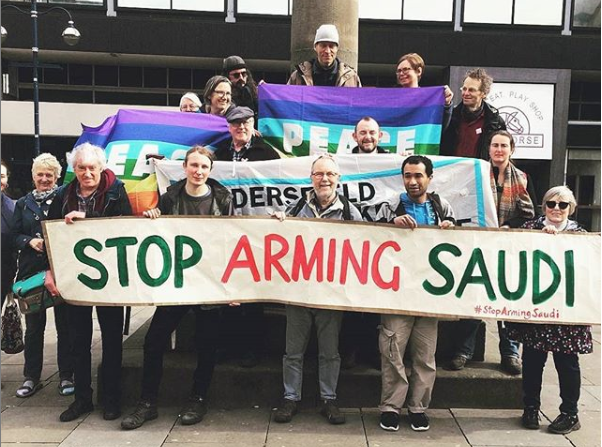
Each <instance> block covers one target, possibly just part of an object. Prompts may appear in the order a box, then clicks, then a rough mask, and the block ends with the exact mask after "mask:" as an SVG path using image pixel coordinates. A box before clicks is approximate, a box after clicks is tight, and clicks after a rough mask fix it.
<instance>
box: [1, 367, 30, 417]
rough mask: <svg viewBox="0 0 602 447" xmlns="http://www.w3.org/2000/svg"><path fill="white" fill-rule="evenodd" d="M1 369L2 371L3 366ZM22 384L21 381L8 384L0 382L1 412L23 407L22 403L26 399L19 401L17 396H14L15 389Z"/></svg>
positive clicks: (3, 381)
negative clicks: (0, 391)
mask: <svg viewBox="0 0 602 447" xmlns="http://www.w3.org/2000/svg"><path fill="white" fill-rule="evenodd" d="M2 369H4V366H3V367H2ZM22 384H23V382H22V381H19V382H8V381H5V380H2V385H3V388H2V394H1V397H0V401H1V402H2V411H4V410H6V409H7V408H13V407H19V406H21V405H23V402H24V401H25V400H26V399H20V398H18V397H17V396H15V392H16V391H17V388H19V387H20V386H21V385H22Z"/></svg>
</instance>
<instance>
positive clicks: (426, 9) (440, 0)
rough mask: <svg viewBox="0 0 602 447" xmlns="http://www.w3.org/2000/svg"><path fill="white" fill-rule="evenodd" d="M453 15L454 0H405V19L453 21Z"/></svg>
mask: <svg viewBox="0 0 602 447" xmlns="http://www.w3.org/2000/svg"><path fill="white" fill-rule="evenodd" d="M453 15H454V2H453V0H404V2H403V20H423V21H427V22H451V21H452V20H453Z"/></svg>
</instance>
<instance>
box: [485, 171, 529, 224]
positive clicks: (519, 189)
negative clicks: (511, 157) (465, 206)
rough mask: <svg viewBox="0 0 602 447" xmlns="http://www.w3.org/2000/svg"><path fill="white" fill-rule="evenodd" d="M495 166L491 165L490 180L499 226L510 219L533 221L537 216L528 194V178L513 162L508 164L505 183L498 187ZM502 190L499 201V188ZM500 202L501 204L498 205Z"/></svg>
mask: <svg viewBox="0 0 602 447" xmlns="http://www.w3.org/2000/svg"><path fill="white" fill-rule="evenodd" d="M493 168H494V166H493V165H491V171H490V180H491V192H492V193H493V200H494V201H495V206H496V208H497V217H498V224H499V225H500V226H501V225H503V224H504V222H506V221H507V220H509V219H513V218H515V217H524V218H528V219H531V218H533V216H535V210H534V208H533V202H531V197H529V193H528V192H527V176H526V175H525V173H524V172H522V171H521V170H519V169H518V168H517V167H516V166H514V165H513V164H512V162H510V163H508V166H507V167H506V170H505V172H504V183H503V184H501V185H498V183H497V175H495V173H494V172H493V171H494V169H493ZM498 186H500V187H501V188H502V195H501V197H500V199H499V201H498V194H497V187H498ZM498 202H499V203H498Z"/></svg>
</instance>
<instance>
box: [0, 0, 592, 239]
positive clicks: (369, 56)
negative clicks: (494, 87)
mask: <svg viewBox="0 0 602 447" xmlns="http://www.w3.org/2000/svg"><path fill="white" fill-rule="evenodd" d="M312 1H317V0H312ZM312 1H309V0H295V2H296V7H298V6H299V5H302V6H304V7H311V4H312ZM342 3H343V2H342ZM345 3H346V2H345ZM352 3H353V2H352ZM6 5H15V6H19V7H21V8H24V9H27V8H28V7H29V2H28V1H4V0H3V1H2V6H3V8H4V9H3V10H2V26H3V27H4V28H6V30H7V31H8V38H7V40H6V41H5V43H4V45H3V47H2V114H1V116H2V157H3V159H5V160H7V161H8V163H9V164H10V165H11V168H12V170H13V173H14V176H13V180H12V185H13V188H15V192H16V193H20V192H24V191H26V190H27V189H28V188H30V184H29V178H30V176H29V169H30V166H31V159H32V156H33V142H32V141H33V138H32V134H33V105H32V98H33V83H32V62H31V60H32V52H31V20H30V19H29V18H28V17H27V16H26V15H22V14H19V13H17V12H16V11H14V10H13V9H12V8H5V6H6ZM358 5H359V33H358V48H357V59H358V64H357V65H358V66H357V69H358V72H359V74H360V76H361V78H362V82H363V84H364V86H365V87H390V86H393V85H394V84H395V67H396V62H397V60H398V58H399V57H400V56H401V55H403V54H405V53H409V52H416V53H419V54H420V55H421V56H422V57H423V58H424V60H425V61H426V64H427V66H426V70H425V73H424V75H423V79H422V81H421V85H423V86H429V85H442V84H449V85H450V87H451V88H452V90H453V91H454V93H455V101H454V102H455V103H457V102H458V101H459V100H460V99H459V98H460V91H459V88H460V86H461V83H462V77H463V73H464V72H465V70H466V69H467V68H470V67H484V68H486V69H487V70H488V71H489V72H490V73H491V74H492V75H493V76H494V78H495V80H496V83H500V84H503V83H506V84H508V85H509V86H514V85H516V86H522V88H523V89H524V88H527V89H528V88H529V87H528V86H529V85H537V86H540V85H541V86H547V87H545V88H544V87H542V89H543V90H542V91H544V93H542V94H543V95H544V96H545V95H547V100H549V101H548V103H549V104H551V106H550V107H551V109H550V110H549V115H550V117H549V120H550V123H551V131H550V132H551V133H550V138H552V139H553V144H552V148H551V154H549V156H546V157H543V158H529V159H519V160H516V162H517V164H518V165H519V167H521V168H522V169H524V170H526V171H527V172H528V173H529V174H530V175H531V177H532V178H533V180H534V183H535V185H536V190H537V193H538V195H539V197H541V196H542V195H543V193H544V192H545V190H546V189H547V188H548V187H550V186H553V185H556V184H560V183H564V182H566V183H567V184H568V185H569V186H571V187H572V188H573V190H574V191H575V193H576V196H577V198H578V202H579V211H578V215H577V218H578V220H579V221H580V222H581V223H582V224H584V225H585V226H586V227H587V228H588V229H590V230H594V231H600V102H601V101H600V85H601V82H600V1H599V0H495V1H494V0H486V1H484V0H358ZM54 6H62V7H65V8H67V9H68V10H69V11H70V12H71V14H72V15H73V19H74V21H75V25H76V27H77V28H78V29H79V30H80V32H81V34H82V38H81V40H80V42H79V44H78V45H77V46H75V47H67V46H66V45H65V44H64V43H63V41H62V39H61V36H60V33H61V31H62V30H63V29H64V28H65V25H66V20H67V19H66V16H65V15H63V14H62V13H61V12H60V11H51V12H50V13H49V14H47V15H44V16H42V17H40V19H39V27H38V28H39V46H40V52H39V56H40V64H41V69H40V74H39V83H40V84H39V85H40V101H41V104H40V124H41V147H42V150H43V151H48V152H52V153H54V154H55V155H57V156H58V157H59V158H62V159H64V153H65V152H66V151H68V150H70V149H71V148H72V146H73V144H74V142H75V141H76V139H77V137H78V136H79V134H80V132H81V127H80V123H84V124H86V125H91V126H96V125H99V124H100V123H101V122H102V121H103V120H104V118H106V117H107V116H108V115H111V114H113V113H114V112H115V111H116V110H117V109H119V108H123V107H135V108H139V107H151V108H164V109H166V110H177V107H178V104H179V99H180V96H181V95H182V93H184V92H187V91H194V92H197V93H199V94H200V93H202V89H203V87H204V85H205V82H206V81H207V79H209V77H211V76H213V75H214V74H217V73H219V72H220V71H221V66H222V59H223V58H224V57H226V56H229V55H232V54H237V55H240V56H242V57H243V58H244V59H245V60H246V62H247V64H248V65H249V67H250V68H251V70H252V71H253V75H254V77H255V79H256V80H260V79H263V80H265V81H266V82H272V83H282V84H283V83H285V82H286V80H287V78H288V75H289V73H290V67H291V63H293V62H297V61H291V14H292V11H293V7H292V0H267V1H261V2H258V1H254V0H203V1H190V0H38V9H39V11H40V12H41V13H42V12H45V11H47V10H49V9H50V8H51V7H54ZM314 32H315V29H308V30H307V33H308V34H311V35H313V33H314ZM341 32H342V33H344V32H345V30H344V29H342V30H341ZM525 86H526V87H525ZM509 88H510V87H509ZM517 88H518V87H517ZM546 89H547V90H546ZM545 91H549V92H550V93H545ZM544 99H546V98H544ZM520 127H521V128H522V127H524V125H522V124H521V125H520Z"/></svg>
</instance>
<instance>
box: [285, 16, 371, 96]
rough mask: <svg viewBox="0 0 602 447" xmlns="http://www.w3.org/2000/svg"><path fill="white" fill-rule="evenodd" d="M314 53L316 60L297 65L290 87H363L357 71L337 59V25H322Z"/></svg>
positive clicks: (316, 39)
mask: <svg viewBox="0 0 602 447" xmlns="http://www.w3.org/2000/svg"><path fill="white" fill-rule="evenodd" d="M314 51H315V52H316V58H315V59H312V60H311V61H305V62H303V63H301V64H299V65H297V67H296V70H295V71H294V72H293V73H292V74H291V77H290V78H289V80H288V84H289V85H320V86H330V87H361V86H362V83H361V81H360V78H359V76H358V75H357V72H356V71H355V69H354V68H353V67H350V66H349V65H347V64H345V63H344V62H342V61H340V60H339V59H338V58H337V53H338V51H339V31H338V30H337V27H336V26H335V25H332V24H324V25H320V27H319V28H318V29H317V30H316V36H315V38H314Z"/></svg>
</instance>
